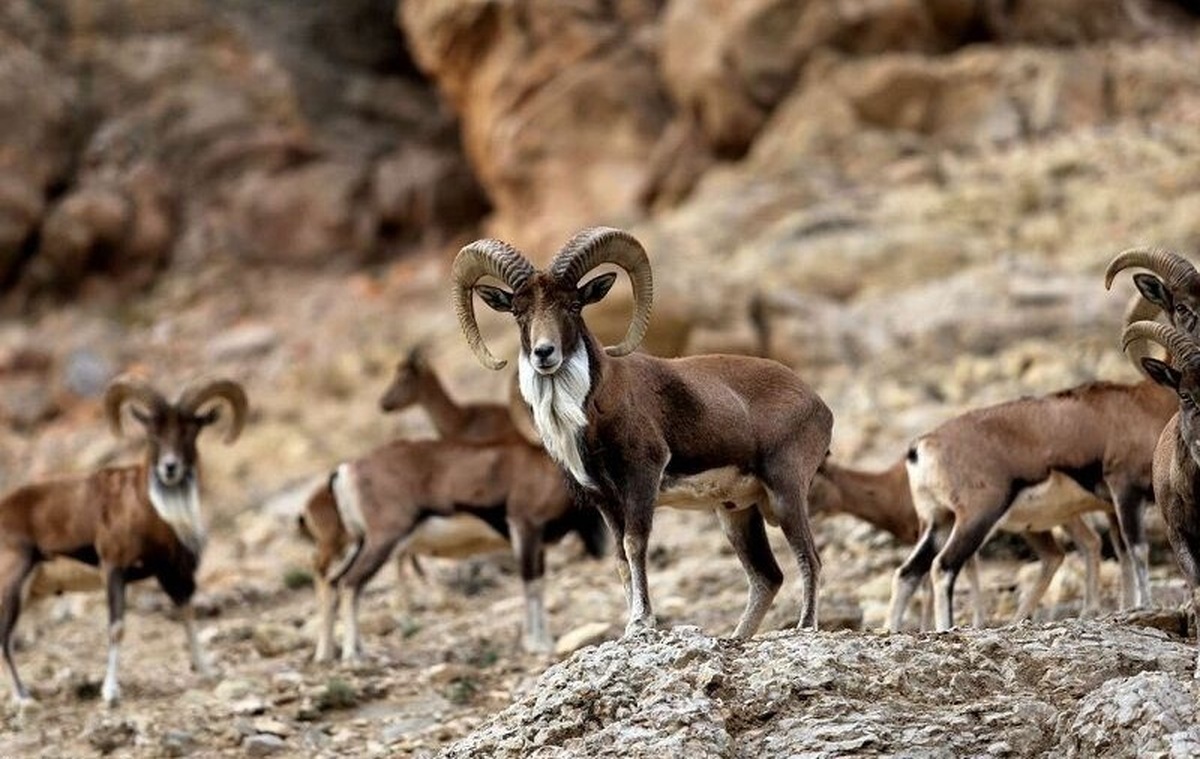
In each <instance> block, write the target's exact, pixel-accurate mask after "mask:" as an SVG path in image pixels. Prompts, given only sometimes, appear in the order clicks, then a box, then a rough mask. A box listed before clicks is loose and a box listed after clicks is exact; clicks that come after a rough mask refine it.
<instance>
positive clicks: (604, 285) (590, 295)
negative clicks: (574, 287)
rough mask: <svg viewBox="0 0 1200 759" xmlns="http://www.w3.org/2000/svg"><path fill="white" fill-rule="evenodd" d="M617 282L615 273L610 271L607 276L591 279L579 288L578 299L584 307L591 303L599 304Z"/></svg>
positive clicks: (602, 275)
mask: <svg viewBox="0 0 1200 759" xmlns="http://www.w3.org/2000/svg"><path fill="white" fill-rule="evenodd" d="M616 281H617V273H616V272H615V271H610V272H608V273H607V274H601V275H600V276H598V277H592V278H591V279H589V280H588V281H587V282H584V283H583V284H582V285H580V286H579V299H580V301H581V302H582V303H583V305H585V306H589V305H591V304H593V303H599V302H600V301H601V300H603V299H604V296H605V295H608V291H609V290H611V289H612V286H613V283H614V282H616Z"/></svg>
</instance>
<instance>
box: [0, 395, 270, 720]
mask: <svg viewBox="0 0 1200 759" xmlns="http://www.w3.org/2000/svg"><path fill="white" fill-rule="evenodd" d="M217 403H225V404H228V406H229V409H230V412H231V420H230V423H229V427H228V430H227V432H226V434H225V441H226V442H228V443H232V442H233V441H234V440H235V439H237V437H238V435H239V434H240V432H241V430H242V426H243V424H244V422H245V419H246V407H247V406H246V393H245V391H243V390H242V387H241V386H240V385H238V384H237V383H235V382H232V381H229V380H215V381H210V382H201V383H197V384H193V385H190V386H189V387H188V388H187V389H186V390H184V391H183V393H181V394H180V396H179V400H178V401H176V402H175V403H168V402H167V401H166V400H165V399H164V398H163V396H162V395H161V394H160V393H159V392H158V391H157V390H155V389H154V388H152V387H151V386H150V385H148V384H146V383H145V382H142V381H140V380H136V379H118V380H116V381H114V382H113V383H112V384H111V385H110V386H109V387H108V390H107V392H106V394H105V398H104V409H105V413H106V415H107V417H108V421H109V424H110V425H111V427H112V429H113V431H114V432H115V433H116V434H118V435H119V434H121V431H122V425H121V415H122V411H123V409H125V408H126V407H127V406H128V407H129V408H130V410H131V411H132V415H133V418H134V419H136V420H137V421H138V422H139V423H140V424H141V425H142V427H143V428H144V430H145V436H146V443H147V445H146V459H145V461H144V462H143V463H141V464H136V465H131V466H124V467H109V468H106V469H100V470H97V471H95V472H92V473H91V474H86V475H82V476H77V477H71V478H63V479H57V480H49V481H46V482H40V483H35V484H31V485H25V486H24V487H21V488H18V489H17V490H15V491H13V492H11V493H9V494H8V495H7V496H5V497H4V498H3V499H2V500H0V646H2V647H3V652H4V663H5V666H6V667H7V668H8V675H9V678H10V679H11V681H12V690H13V697H14V699H15V700H16V701H17V702H18V703H21V704H23V703H26V702H28V701H29V700H30V696H29V692H28V690H26V688H25V685H24V684H23V683H22V682H21V678H20V677H19V676H18V675H17V669H16V667H15V665H14V664H13V657H12V634H13V628H14V627H15V626H16V623H17V617H18V616H19V615H20V611H21V595H22V594H21V591H22V586H23V585H24V583H25V580H26V578H28V577H29V575H30V573H32V572H33V570H34V568H35V567H36V566H37V565H38V563H40V562H42V561H46V560H48V559H52V558H57V557H69V558H72V559H77V560H79V561H82V562H85V563H87V564H91V565H94V566H99V568H100V571H101V574H102V575H103V578H104V584H105V588H106V591H107V594H108V669H107V671H106V673H105V677H104V685H103V687H102V688H101V695H102V696H103V698H104V701H105V702H106V703H108V704H113V703H115V702H116V701H117V699H118V697H119V688H118V685H117V654H118V648H119V645H120V641H121V637H122V631H123V618H124V615H125V585H126V583H129V582H133V581H136V580H141V579H143V578H147V577H154V578H155V579H156V580H158V583H159V585H160V586H161V587H162V589H163V590H164V591H165V592H166V594H167V595H168V596H170V598H171V600H172V601H173V602H174V603H175V605H176V606H178V607H179V609H180V613H181V615H182V618H183V624H184V627H185V629H186V632H187V642H188V650H189V653H190V655H191V664H192V668H193V669H194V670H196V671H199V672H201V673H205V672H207V671H208V664H207V662H206V661H205V658H204V655H203V652H202V651H201V650H200V644H199V641H198V640H197V637H196V629H195V613H194V611H193V609H192V606H191V598H192V595H193V593H195V590H196V580H195V575H196V568H197V566H198V565H199V563H200V555H201V552H202V551H203V548H204V542H205V534H204V525H203V522H202V520H201V515H200V500H199V454H198V452H197V450H196V438H197V436H198V435H199V434H200V431H201V430H202V429H204V428H205V427H207V426H208V425H211V424H213V423H214V422H216V421H217V419H218V418H219V417H220V412H219V408H218V407H216V406H215V404H217Z"/></svg>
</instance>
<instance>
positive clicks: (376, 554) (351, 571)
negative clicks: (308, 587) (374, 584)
mask: <svg viewBox="0 0 1200 759" xmlns="http://www.w3.org/2000/svg"><path fill="white" fill-rule="evenodd" d="M401 537H403V536H401ZM400 539H401V538H400V537H398V538H394V539H391V540H388V541H387V542H386V543H371V542H370V540H368V541H367V544H366V545H364V546H363V548H362V550H361V551H359V552H358V553H357V554H356V555H355V556H354V558H353V559H352V560H351V563H350V566H349V567H348V568H347V569H346V571H345V573H344V574H343V575H342V576H341V577H340V578H339V579H338V582H337V585H336V587H338V588H340V590H341V597H342V598H341V601H342V661H344V662H352V661H358V659H359V658H360V656H361V650H362V639H361V638H360V636H359V633H358V604H359V599H360V597H361V596H362V591H363V588H364V587H365V586H366V584H367V582H368V581H370V579H371V578H372V577H374V576H375V573H376V572H378V571H379V568H380V567H382V566H383V565H384V563H385V562H387V559H388V556H390V555H391V553H392V551H393V549H395V547H396V544H397V543H398V542H400Z"/></svg>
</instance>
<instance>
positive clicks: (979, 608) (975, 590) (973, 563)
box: [967, 556, 987, 627]
mask: <svg viewBox="0 0 1200 759" xmlns="http://www.w3.org/2000/svg"><path fill="white" fill-rule="evenodd" d="M967 582H968V583H970V585H971V601H972V611H971V626H972V627H983V626H984V624H985V623H986V622H987V609H985V608H984V603H983V583H982V582H980V580H979V557H978V556H972V557H971V558H970V559H967Z"/></svg>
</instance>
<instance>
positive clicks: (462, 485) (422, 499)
mask: <svg viewBox="0 0 1200 759" xmlns="http://www.w3.org/2000/svg"><path fill="white" fill-rule="evenodd" d="M331 479H332V487H333V492H334V495H335V498H334V499H329V498H325V497H324V496H323V495H322V491H323V489H319V490H318V491H317V492H316V493H315V494H314V495H313V497H312V498H311V499H310V500H309V503H308V505H307V506H306V508H305V511H304V516H303V520H302V523H303V527H304V529H305V530H306V531H307V532H308V533H309V534H310V535H311V536H312V537H313V539H314V540H316V542H317V553H316V555H315V557H314V568H315V570H316V571H315V575H316V578H317V579H316V585H317V604H318V606H319V611H320V615H321V622H320V625H321V626H320V629H319V633H318V638H317V650H316V660H317V661H328V660H330V659H332V657H333V622H334V612H335V609H336V606H337V604H338V601H339V597H340V600H341V603H342V613H343V630H342V635H343V638H342V641H343V642H342V658H343V659H344V660H352V659H355V658H357V657H358V652H359V637H358V599H359V596H360V594H361V593H362V589H363V586H364V585H365V584H366V583H367V581H368V580H370V579H371V578H372V577H373V576H374V575H375V573H376V572H377V571H379V567H380V566H381V565H382V564H383V563H384V562H385V561H386V560H387V558H388V556H389V555H391V554H392V552H393V551H396V550H402V551H404V552H406V553H409V554H426V555H434V556H448V557H457V556H468V555H472V554H475V553H483V552H489V551H494V550H496V549H498V548H504V547H506V546H507V545H508V544H509V543H511V545H512V550H513V553H514V554H515V555H516V557H517V562H518V564H519V566H520V569H521V579H522V581H523V582H524V584H525V611H526V616H525V628H524V637H523V643H524V645H525V648H526V650H530V651H545V650H547V649H549V648H550V645H551V642H552V641H551V638H550V634H549V630H548V627H547V624H546V611H545V607H544V605H543V603H542V578H543V575H544V574H545V549H544V545H545V544H546V543H547V542H553V541H556V540H558V539H559V538H561V537H562V536H563V535H564V534H565V533H566V532H567V531H569V530H574V531H577V532H579V533H580V534H581V535H582V536H584V537H585V545H586V547H587V548H588V550H589V552H590V553H591V554H592V555H593V556H597V557H598V556H601V555H603V551H604V534H603V527H602V526H601V524H600V521H599V520H598V519H596V517H595V513H594V512H593V511H592V510H591V509H582V508H579V507H577V506H576V505H575V503H574V499H572V498H571V496H570V493H569V492H568V489H567V483H566V481H565V480H564V478H563V476H562V473H561V472H560V471H559V469H558V467H557V466H556V465H555V464H554V462H552V461H551V460H550V458H549V457H548V456H547V455H546V453H545V452H544V451H542V450H541V449H540V448H537V447H535V446H532V445H530V444H529V443H526V442H524V441H523V440H522V441H514V442H508V443H493V444H490V445H474V444H470V443H463V442H459V441H453V440H414V441H395V442H392V443H388V444H387V445H384V446H381V447H379V448H377V449H375V450H374V451H372V452H371V453H368V454H367V455H366V456H363V457H362V458H359V459H356V460H354V461H351V462H348V463H345V464H342V465H341V466H339V467H338V468H337V471H336V472H335V473H334V475H333V477H332V478H331ZM587 526H590V532H589V530H588V529H586V527H587ZM339 557H342V558H340V559H339Z"/></svg>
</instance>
